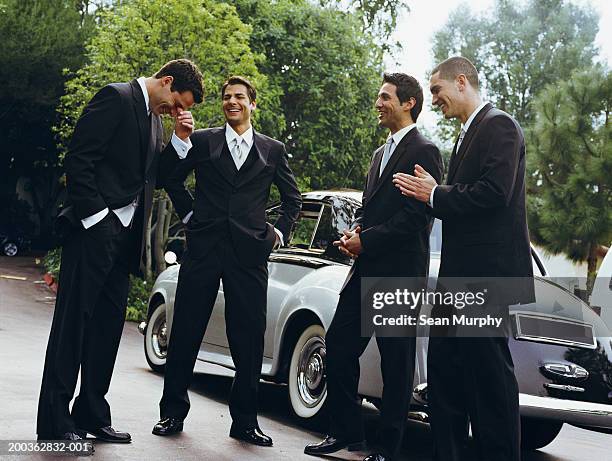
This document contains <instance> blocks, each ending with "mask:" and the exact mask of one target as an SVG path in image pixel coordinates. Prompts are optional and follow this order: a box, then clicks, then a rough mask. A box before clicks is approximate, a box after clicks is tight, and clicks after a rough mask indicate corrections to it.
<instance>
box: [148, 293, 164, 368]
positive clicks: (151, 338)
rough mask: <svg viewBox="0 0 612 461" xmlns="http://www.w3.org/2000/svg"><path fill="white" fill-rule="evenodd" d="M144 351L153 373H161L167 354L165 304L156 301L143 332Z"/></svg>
mask: <svg viewBox="0 0 612 461" xmlns="http://www.w3.org/2000/svg"><path fill="white" fill-rule="evenodd" d="M144 350H145V357H146V358H147V363H148V364H149V366H150V367H151V369H152V370H153V371H157V372H163V371H164V368H165V367H166V354H167V353H168V329H167V324H166V304H165V303H164V302H163V301H157V302H156V304H155V305H154V307H153V309H152V310H151V316H150V317H149V320H148V322H147V326H146V328H145V332H144Z"/></svg>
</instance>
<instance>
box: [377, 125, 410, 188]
mask: <svg viewBox="0 0 612 461" xmlns="http://www.w3.org/2000/svg"><path fill="white" fill-rule="evenodd" d="M416 134H417V129H416V127H414V128H413V129H412V130H410V131H409V132H408V133H406V135H405V136H404V137H403V138H402V140H401V141H400V143H399V144H398V145H397V147H396V148H395V150H394V151H393V154H391V157H390V158H389V161H388V162H387V165H385V169H384V170H383V172H382V175H380V177H378V172H379V171H380V163H381V161H382V154H380V155H379V157H380V160H378V162H376V163H377V164H378V169H376V170H375V171H373V172H372V173H373V174H374V175H375V178H376V181H375V182H374V189H373V190H372V193H371V194H370V197H372V196H374V194H376V192H378V190H379V189H380V187H381V186H382V185H383V184H384V183H385V181H390V180H391V173H392V172H393V170H394V169H395V165H397V162H398V161H399V159H400V157H401V156H402V155H403V154H404V151H405V150H406V148H407V146H408V145H409V144H410V141H411V140H412V139H413V138H414V137H415V136H416ZM383 147H384V146H383ZM383 150H384V149H381V152H382V151H383ZM411 174H412V173H411Z"/></svg>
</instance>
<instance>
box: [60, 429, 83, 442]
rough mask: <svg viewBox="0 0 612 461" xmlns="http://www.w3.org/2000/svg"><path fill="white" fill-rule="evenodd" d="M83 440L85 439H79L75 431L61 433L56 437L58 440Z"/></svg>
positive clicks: (79, 436)
mask: <svg viewBox="0 0 612 461" xmlns="http://www.w3.org/2000/svg"><path fill="white" fill-rule="evenodd" d="M84 438H85V437H81V435H80V434H79V433H77V432H76V431H75V432H65V433H63V434H62V435H61V436H60V437H58V440H83V439H84Z"/></svg>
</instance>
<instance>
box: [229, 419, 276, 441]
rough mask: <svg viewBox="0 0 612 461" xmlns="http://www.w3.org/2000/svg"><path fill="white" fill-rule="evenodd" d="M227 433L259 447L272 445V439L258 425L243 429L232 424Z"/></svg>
mask: <svg viewBox="0 0 612 461" xmlns="http://www.w3.org/2000/svg"><path fill="white" fill-rule="evenodd" d="M229 435H230V437H232V438H234V439H238V440H242V441H244V442H248V443H252V444H253V445H259V446H260V447H271V446H272V439H271V438H270V437H268V436H267V435H266V434H264V433H263V432H262V431H261V429H260V428H259V427H251V428H248V429H245V428H240V427H238V426H235V425H233V424H232V427H231V429H230V433H229Z"/></svg>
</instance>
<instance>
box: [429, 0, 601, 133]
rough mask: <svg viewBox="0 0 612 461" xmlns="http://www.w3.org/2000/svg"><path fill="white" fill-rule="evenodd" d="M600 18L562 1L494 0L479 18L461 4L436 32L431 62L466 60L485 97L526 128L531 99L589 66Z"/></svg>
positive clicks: (447, 128)
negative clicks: (458, 57) (522, 0)
mask: <svg viewBox="0 0 612 461" xmlns="http://www.w3.org/2000/svg"><path fill="white" fill-rule="evenodd" d="M598 19H599V18H598V16H597V14H596V13H595V12H594V11H593V10H592V9H590V8H588V7H582V6H578V5H575V4H573V3H570V2H568V1H565V0H529V1H528V2H527V4H526V5H524V4H521V3H516V2H513V1H511V0H497V1H496V3H495V7H494V9H493V11H492V14H490V15H480V16H478V15H475V14H473V13H472V12H471V11H470V9H469V7H468V5H467V4H464V5H461V6H459V7H458V8H457V9H456V10H455V11H453V12H452V13H451V15H450V17H449V20H448V22H447V23H446V24H445V26H444V27H443V29H442V30H440V31H439V32H437V33H436V35H435V36H434V45H433V55H434V60H435V61H436V62H441V61H443V60H444V59H446V58H448V57H450V56H454V55H462V56H465V57H466V58H468V59H470V60H471V61H472V62H473V63H474V65H475V66H476V68H477V69H478V71H479V73H480V76H481V78H483V79H484V80H485V82H484V83H485V88H486V96H487V98H488V99H489V100H490V101H491V102H492V103H493V104H494V105H495V106H497V107H498V108H500V109H502V110H504V111H506V112H508V113H509V114H511V115H512V116H514V117H515V118H516V119H517V120H518V121H519V123H520V124H521V125H523V126H526V125H528V124H529V123H530V122H531V121H532V119H533V114H534V111H535V110H536V108H537V106H536V105H534V104H532V101H533V99H534V97H535V96H536V95H537V94H538V93H539V92H540V91H541V90H542V89H543V88H544V87H545V86H546V85H548V84H551V83H554V82H556V81H558V80H564V79H566V78H567V76H568V75H569V74H570V73H571V72H572V71H573V70H574V69H584V68H585V67H588V66H590V65H591V63H592V60H593V57H594V56H595V55H596V53H597V49H596V47H595V45H594V40H595V36H596V35H597V31H598ZM442 126H443V129H441V131H440V133H439V134H440V136H441V137H442V138H443V139H446V140H448V139H452V138H453V137H454V136H455V135H456V134H457V133H458V127H457V125H456V124H455V123H454V122H453V124H451V123H449V122H445V123H443V124H442Z"/></svg>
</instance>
